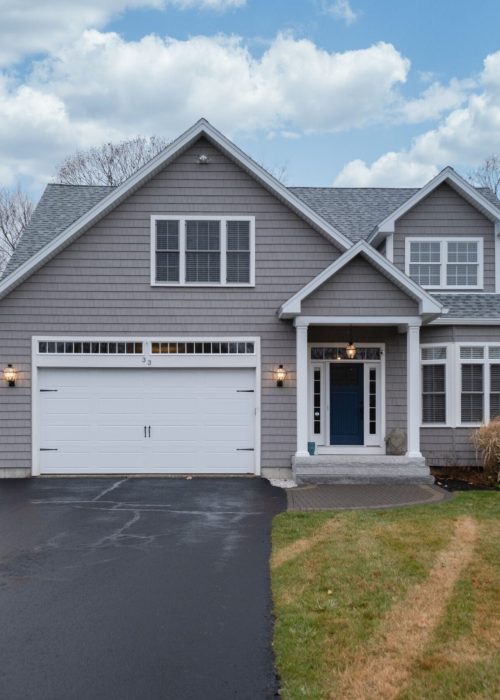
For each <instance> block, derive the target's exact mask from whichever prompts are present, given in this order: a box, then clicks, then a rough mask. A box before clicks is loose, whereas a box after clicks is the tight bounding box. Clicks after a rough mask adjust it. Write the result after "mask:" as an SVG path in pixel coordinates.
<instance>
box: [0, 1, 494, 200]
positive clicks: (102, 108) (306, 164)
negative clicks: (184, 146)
mask: <svg viewBox="0 0 500 700" xmlns="http://www.w3.org/2000/svg"><path fill="white" fill-rule="evenodd" d="M0 14H1V15H2V18H3V21H2V24H1V26H0V154H1V156H2V157H1V158H0V185H2V184H3V185H7V186H14V185H15V184H16V183H17V182H21V183H22V184H23V186H25V187H26V188H28V189H29V190H30V191H32V192H33V193H34V194H37V193H39V192H40V189H41V187H42V186H43V183H44V182H45V181H46V180H47V179H48V178H50V177H51V175H52V174H53V172H54V168H55V166H56V164H57V163H58V162H59V161H60V160H61V159H62V158H63V157H64V156H65V155H67V154H70V153H72V152H74V151H75V150H76V149H79V148H87V147H89V146H91V145H97V144H99V143H102V142H103V141H107V140H119V139H123V138H129V137H131V136H134V135H136V134H143V135H150V134H152V133H156V134H161V135H162V136H164V137H166V138H174V137H175V136H177V135H178V134H179V133H180V131H182V130H183V129H185V128H187V127H188V126H189V125H190V124H191V123H193V122H194V121H196V120H197V119H198V118H199V117H201V116H205V117H207V118H208V119H210V121H212V123H213V124H214V125H215V126H217V127H218V128H220V129H221V130H223V131H224V132H225V133H227V134H228V135H229V136H230V138H232V139H233V140H235V141H236V142H237V143H238V145H240V146H241V147H242V148H243V149H244V150H246V151H247V152H248V153H249V154H250V155H251V156H252V157H254V158H255V159H256V160H258V161H259V162H262V163H263V164H264V165H266V166H268V167H269V168H270V169H271V170H273V169H278V168H280V167H282V166H286V180H287V183H288V184H290V185H299V184H300V185H323V186H331V185H332V184H336V185H339V186H364V185H366V186H371V185H380V186H388V185H390V186H397V185H401V186H405V185H421V184H424V183H425V181H426V180H428V179H429V178H430V177H432V175H433V174H435V172H437V170H438V169H439V168H441V167H443V166H444V165H446V164H451V165H453V166H455V167H456V168H457V169H459V170H462V171H464V172H466V171H467V170H468V169H471V168H473V167H475V166H476V165H477V164H479V163H480V162H481V161H482V160H483V159H484V158H485V157H486V156H487V155H489V154H491V153H493V152H497V153H498V152H500V35H499V32H498V27H500V3H499V2H498V1H497V0H481V2H480V3H471V2H469V1H465V0H455V1H454V2H452V0H439V1H436V0H434V2H432V1H431V0H416V1H415V2H412V3H411V2H404V1H401V0H399V1H397V0H301V1H295V2H294V1H290V0H289V1H288V2H286V1H285V0H268V2H265V1H264V0H85V1H83V0H72V2H71V3H68V2H64V1H63V0H48V1H46V2H44V3H40V2H37V1H36V0H23V1H22V2H21V0H8V1H7V0H0Z"/></svg>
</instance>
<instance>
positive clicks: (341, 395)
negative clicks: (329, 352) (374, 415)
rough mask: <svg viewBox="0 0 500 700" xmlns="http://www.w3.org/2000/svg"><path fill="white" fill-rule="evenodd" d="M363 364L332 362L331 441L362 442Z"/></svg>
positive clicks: (340, 442)
mask: <svg viewBox="0 0 500 700" xmlns="http://www.w3.org/2000/svg"><path fill="white" fill-rule="evenodd" d="M363 395H364V392H363V365H362V364H354V363H344V362H342V363H339V364H336V363H332V364H331V365H330V444H331V445H362V444H363V442H364V426H363V413H364V410H363V409H364V406H363Z"/></svg>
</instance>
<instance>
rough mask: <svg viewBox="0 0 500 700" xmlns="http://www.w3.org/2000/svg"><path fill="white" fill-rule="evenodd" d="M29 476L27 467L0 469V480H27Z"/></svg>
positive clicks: (29, 470)
mask: <svg viewBox="0 0 500 700" xmlns="http://www.w3.org/2000/svg"><path fill="white" fill-rule="evenodd" d="M30 476H31V469H29V468H28V467H16V468H14V467H13V468H12V469H11V468H9V467H0V479H27V478H29V477H30Z"/></svg>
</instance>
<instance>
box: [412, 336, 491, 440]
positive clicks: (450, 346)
mask: <svg viewBox="0 0 500 700" xmlns="http://www.w3.org/2000/svg"><path fill="white" fill-rule="evenodd" d="M499 346H500V342H496V343H495V342H487V343H485V342H481V341H469V342H467V341H460V342H457V343H422V344H421V345H420V350H421V351H422V348H436V347H439V348H442V347H446V373H445V376H446V423H423V422H422V403H423V397H422V392H421V397H420V402H421V408H420V420H421V424H420V427H421V428H425V429H429V428H431V429H432V428H478V427H479V426H481V425H482V422H481V421H477V422H471V423H466V422H462V410H461V394H462V365H463V364H472V365H478V364H481V365H483V366H484V367H485V368H486V369H485V370H484V374H483V416H484V420H485V422H486V423H488V422H489V420H490V418H489V413H490V389H491V382H490V372H489V367H490V366H491V365H495V364H497V365H500V359H498V360H497V359H490V357H489V352H490V351H489V349H490V347H499ZM462 347H466V348H468V347H480V348H484V357H483V358H479V359H466V360H462V359H461V358H460V350H461V348H462ZM440 363H443V360H422V355H420V368H422V365H423V364H440ZM420 371H422V369H420Z"/></svg>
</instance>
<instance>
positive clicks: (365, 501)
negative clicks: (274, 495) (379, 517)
mask: <svg viewBox="0 0 500 700" xmlns="http://www.w3.org/2000/svg"><path fill="white" fill-rule="evenodd" d="M287 497H288V510H301V511H308V510H336V509H356V508H397V507H398V506H410V505H417V504H419V503H438V502H439V501H444V500H446V499H449V498H452V496H451V494H449V493H448V492H447V491H445V490H444V489H441V488H440V487H439V486H428V485H426V484H395V485H384V484H377V485H374V484H336V485H331V484H315V485H311V486H299V487H298V488H294V489H287Z"/></svg>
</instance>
